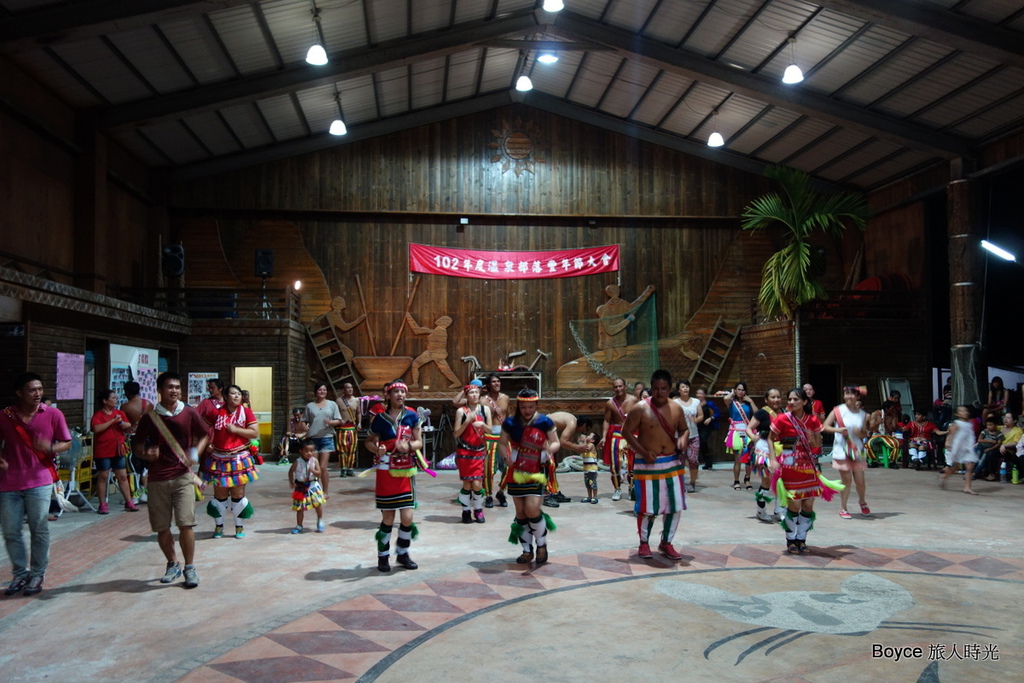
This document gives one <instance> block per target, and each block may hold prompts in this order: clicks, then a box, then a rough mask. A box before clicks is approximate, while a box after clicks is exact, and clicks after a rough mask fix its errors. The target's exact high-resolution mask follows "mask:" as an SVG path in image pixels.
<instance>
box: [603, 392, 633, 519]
mask: <svg viewBox="0 0 1024 683" xmlns="http://www.w3.org/2000/svg"><path fill="white" fill-rule="evenodd" d="M638 384H640V385H641V387H642V386H643V382H638ZM636 402H637V399H636V397H634V396H632V395H630V394H628V393H627V392H626V382H625V380H623V379H621V378H617V379H616V380H615V381H614V382H612V397H611V398H610V399H608V401H607V402H606V403H605V404H604V429H602V430H601V433H602V434H603V435H604V437H603V438H602V439H601V443H599V444H598V447H599V448H600V449H601V454H602V456H603V459H604V464H606V465H608V471H609V474H611V477H612V489H613V491H612V500H620V499H621V498H622V480H623V479H625V480H626V482H627V484H628V485H630V486H631V485H632V482H631V479H630V474H629V473H630V472H631V471H632V469H633V453H632V451H630V450H629V444H628V443H627V442H626V440H625V439H624V438H623V436H622V423H623V422H625V421H626V413H628V412H629V409H630V408H632V407H633V406H634V405H636Z"/></svg>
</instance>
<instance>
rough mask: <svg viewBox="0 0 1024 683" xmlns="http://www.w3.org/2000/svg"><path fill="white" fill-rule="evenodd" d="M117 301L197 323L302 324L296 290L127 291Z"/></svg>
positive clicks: (216, 288)
mask: <svg viewBox="0 0 1024 683" xmlns="http://www.w3.org/2000/svg"><path fill="white" fill-rule="evenodd" d="M115 296H117V298H119V299H123V300H125V301H131V302H132V303H136V304H139V305H140V306H148V307H149V308H155V309H157V310H159V311H166V312H168V313H174V314H177V315H185V316H188V317H190V318H193V319H196V320H203V319H205V320H211V319H242V320H260V319H262V320H293V321H295V322H299V320H300V313H301V297H300V296H299V294H298V292H296V291H295V290H293V289H292V288H290V287H289V288H287V289H240V288H237V287H186V288H184V289H178V288H167V287H151V288H124V289H121V290H120V291H118V292H117V294H115Z"/></svg>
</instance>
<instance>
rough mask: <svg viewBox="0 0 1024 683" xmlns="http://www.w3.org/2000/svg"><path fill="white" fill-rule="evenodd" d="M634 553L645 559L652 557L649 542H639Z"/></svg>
mask: <svg viewBox="0 0 1024 683" xmlns="http://www.w3.org/2000/svg"><path fill="white" fill-rule="evenodd" d="M636 554H637V555H639V556H640V557H641V558H643V559H645V560H647V559H649V558H652V557H654V553H652V552H651V545H650V544H649V543H641V544H640V548H639V549H638V550H637V551H636Z"/></svg>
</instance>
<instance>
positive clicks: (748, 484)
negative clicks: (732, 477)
mask: <svg viewBox="0 0 1024 683" xmlns="http://www.w3.org/2000/svg"><path fill="white" fill-rule="evenodd" d="M743 485H744V486H746V487H747V490H748V491H753V490H754V487H753V486H751V485H750V477H743Z"/></svg>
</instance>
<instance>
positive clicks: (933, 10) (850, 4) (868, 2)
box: [813, 0, 1024, 68]
mask: <svg viewBox="0 0 1024 683" xmlns="http://www.w3.org/2000/svg"><path fill="white" fill-rule="evenodd" d="M813 1H814V3H815V4H816V5H820V6H821V7H824V8H825V9H830V10H833V11H836V12H840V13H841V14H847V15H849V16H851V17H856V18H857V19H860V20H862V21H869V22H871V23H873V24H878V25H879V26H885V27H887V28H891V29H895V30H897V31H902V32H903V33H907V34H909V35H912V36H920V37H922V38H925V39H927V40H930V41H932V42H933V43H938V44H939V45H943V46H947V47H951V48H955V49H958V50H962V51H963V52H966V53H968V54H974V55H978V56H980V57H987V58H988V59H991V60H993V61H995V62H998V63H1001V64H1011V65H1013V66H1016V67H1019V68H1024V38H1022V37H1021V34H1020V33H1019V32H1017V31H1011V30H1009V29H1005V28H1002V27H1000V26H997V25H995V24H992V23H989V22H987V21H982V20H981V19H977V18H975V17H972V16H970V15H966V14H959V13H957V12H950V11H948V10H944V9H941V8H940V7H939V6H938V5H936V4H935V3H932V2H921V0H901V1H900V2H893V0H813Z"/></svg>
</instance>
